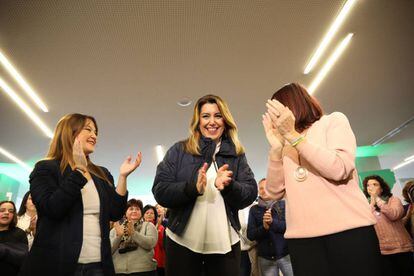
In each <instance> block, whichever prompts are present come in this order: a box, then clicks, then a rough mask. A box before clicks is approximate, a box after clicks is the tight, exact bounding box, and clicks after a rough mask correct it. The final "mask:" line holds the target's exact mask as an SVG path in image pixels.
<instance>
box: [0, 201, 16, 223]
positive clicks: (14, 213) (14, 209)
mask: <svg viewBox="0 0 414 276" xmlns="http://www.w3.org/2000/svg"><path fill="white" fill-rule="evenodd" d="M4 203H10V204H11V205H13V219H12V221H11V222H10V224H9V229H13V228H15V227H16V225H17V212H16V204H14V202H13V201H11V200H3V201H0V207H1V205H3V204H4Z"/></svg>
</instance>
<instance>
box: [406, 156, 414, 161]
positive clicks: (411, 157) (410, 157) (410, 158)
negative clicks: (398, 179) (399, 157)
mask: <svg viewBox="0 0 414 276" xmlns="http://www.w3.org/2000/svg"><path fill="white" fill-rule="evenodd" d="M413 159H414V155H411V156H409V157H407V158H405V159H404V161H409V160H413Z"/></svg>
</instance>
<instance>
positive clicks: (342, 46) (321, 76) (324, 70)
mask: <svg viewBox="0 0 414 276" xmlns="http://www.w3.org/2000/svg"><path fill="white" fill-rule="evenodd" d="M353 35H354V34H353V33H349V34H348V35H347V36H346V37H345V38H344V40H342V42H341V43H340V44H339V45H338V46H337V47H336V49H335V51H334V52H333V54H332V55H331V56H330V57H329V58H328V60H327V61H326V63H325V64H324V65H323V67H322V69H321V70H320V71H319V73H318V75H317V76H316V77H315V79H314V80H313V82H312V84H311V85H310V86H309V89H308V91H309V93H311V94H312V93H313V92H314V91H315V89H316V87H318V85H319V84H320V83H321V82H322V80H323V79H324V78H325V76H326V75H327V74H328V72H329V70H331V68H332V66H333V65H334V64H335V62H336V60H337V59H338V58H339V57H340V56H341V54H342V53H343V51H344V50H345V48H346V46H348V44H349V42H350V41H351V38H352V36H353Z"/></svg>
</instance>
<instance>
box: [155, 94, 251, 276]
mask: <svg viewBox="0 0 414 276" xmlns="http://www.w3.org/2000/svg"><path fill="white" fill-rule="evenodd" d="M256 185H257V184H256V181H255V180H254V175H253V172H252V171H251V169H250V167H249V165H248V163H247V159H246V156H245V154H244V148H243V146H242V145H241V143H240V141H239V139H238V133H237V126H236V124H235V121H234V119H233V117H232V115H231V113H230V110H229V108H228V106H227V104H226V102H224V101H223V100H222V99H221V98H220V97H218V96H215V95H206V96H203V97H201V98H200V99H198V100H197V102H196V104H195V106H194V112H193V118H192V121H191V124H190V136H189V137H188V139H186V140H185V141H180V142H177V143H176V144H175V145H173V146H172V147H171V148H170V149H169V150H168V152H167V154H166V155H165V157H164V160H163V161H162V162H160V163H159V164H158V167H157V172H156V176H155V179H154V185H153V187H152V192H153V194H154V197H155V200H156V201H157V202H158V203H159V204H161V205H162V206H165V207H167V208H168V210H169V212H170V213H169V218H168V227H167V230H166V233H167V237H168V238H167V242H166V258H167V259H166V274H167V275H169V276H174V275H177V276H186V275H191V276H193V275H201V274H202V273H205V275H206V276H210V275H214V276H221V275H223V276H224V275H239V274H240V239H239V236H238V231H239V230H240V222H239V218H238V210H240V209H243V208H245V207H247V206H249V205H250V204H251V203H252V202H253V201H254V200H255V199H256V196H257V186H256Z"/></svg>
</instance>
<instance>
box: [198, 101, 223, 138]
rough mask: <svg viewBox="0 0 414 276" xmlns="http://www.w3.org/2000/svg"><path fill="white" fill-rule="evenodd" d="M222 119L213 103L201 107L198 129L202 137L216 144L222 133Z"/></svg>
mask: <svg viewBox="0 0 414 276" xmlns="http://www.w3.org/2000/svg"><path fill="white" fill-rule="evenodd" d="M224 127H225V123H224V119H223V116H222V114H221V112H220V110H219V108H218V106H217V104H215V103H206V104H204V105H203V106H202V107H201V111H200V123H199V129H200V132H201V134H202V135H203V136H204V137H207V138H211V139H212V140H213V141H215V142H218V141H219V140H220V138H221V136H222V135H223V132H224Z"/></svg>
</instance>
